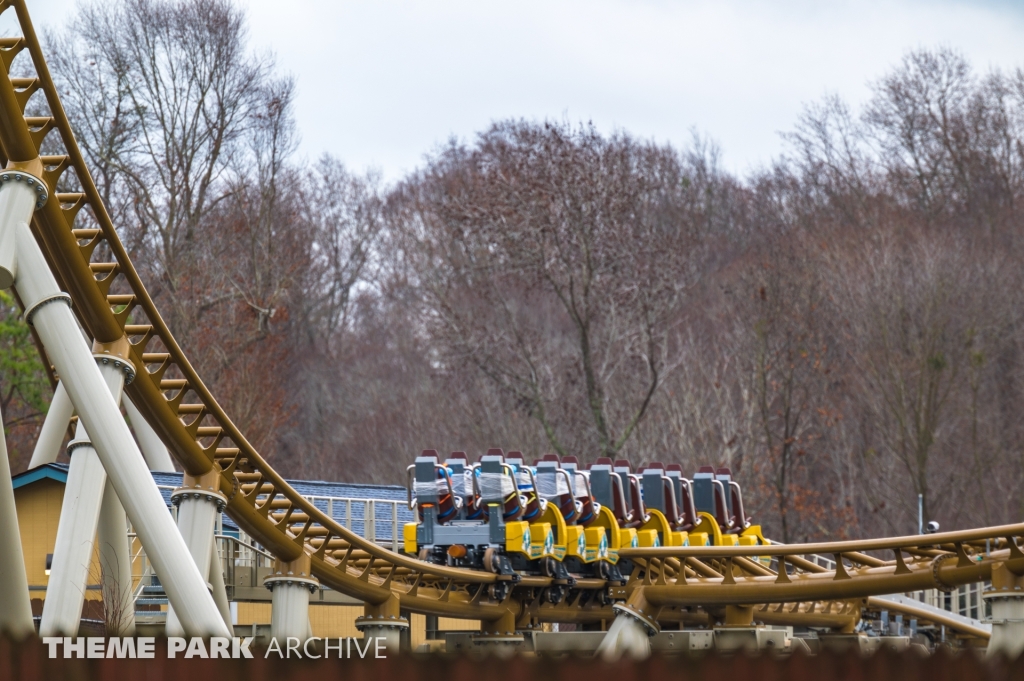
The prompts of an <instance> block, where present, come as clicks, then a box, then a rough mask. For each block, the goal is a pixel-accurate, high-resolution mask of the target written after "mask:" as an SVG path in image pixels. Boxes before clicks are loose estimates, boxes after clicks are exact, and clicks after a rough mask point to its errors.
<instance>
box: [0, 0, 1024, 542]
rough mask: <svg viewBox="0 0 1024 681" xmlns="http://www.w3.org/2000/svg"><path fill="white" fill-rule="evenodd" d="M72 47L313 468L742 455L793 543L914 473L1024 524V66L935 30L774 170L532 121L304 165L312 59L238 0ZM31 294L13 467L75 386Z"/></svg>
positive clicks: (13, 353)
mask: <svg viewBox="0 0 1024 681" xmlns="http://www.w3.org/2000/svg"><path fill="white" fill-rule="evenodd" d="M47 44H48V54H49V56H50V65H51V68H52V69H53V71H54V74H55V77H56V78H57V81H58V83H59V87H60V89H61V94H62V97H63V101H64V106H65V108H66V109H67V111H68V114H69V115H70V116H71V118H72V121H73V124H74V126H75V129H76V133H77V136H78V141H79V144H80V145H81V146H82V148H83V150H84V152H85V153H86V155H87V158H88V160H89V163H90V164H91V167H92V169H93V172H94V174H95V177H96V180H97V183H98V184H99V186H100V187H101V191H102V192H103V195H104V197H105V200H106V203H107V206H108V208H109V209H110V211H111V213H112V215H113V217H114V221H115V224H117V225H118V226H119V229H120V230H121V237H122V239H123V240H124V242H125V243H126V245H127V246H128V248H129V249H130V252H131V253H132V257H133V258H134V261H135V263H136V266H137V267H138V268H139V269H140V271H141V272H142V274H143V278H144V280H145V281H146V282H147V286H148V287H149V289H150V291H151V293H152V294H153V295H154V297H155V298H156V299H157V302H158V306H159V307H160V308H161V309H162V311H163V313H164V315H165V316H166V319H167V321H168V323H169V325H170V326H171V328H172V330H173V331H174V333H175V334H176V335H177V338H178V339H179V342H180V343H181V344H182V346H183V347H184V348H185V349H186V352H187V353H188V354H189V356H190V357H191V359H192V361H193V362H194V363H195V364H196V368H197V369H198V370H199V372H200V374H201V375H202V376H203V377H204V379H205V380H206V381H207V382H208V384H210V386H211V388H212V389H213V392H214V394H216V395H218V396H219V398H220V399H221V401H222V403H223V404H224V405H225V407H226V409H227V411H228V413H229V414H231V415H232V417H233V418H234V419H235V420H236V422H238V424H239V425H240V426H241V427H242V429H243V430H244V431H245V432H246V433H247V434H248V436H249V438H250V440H251V441H253V442H254V443H255V444H256V445H257V447H259V448H260V449H261V451H262V452H263V453H264V454H265V455H266V456H268V458H269V459H270V460H271V461H272V462H273V463H274V464H275V465H276V466H277V467H279V468H280V469H282V470H284V471H285V472H286V473H287V474H289V475H291V476H297V477H299V476H301V477H313V478H327V479H338V480H352V481H364V482H371V481H374V482H392V483H399V482H402V481H403V479H404V478H403V472H404V468H405V466H406V465H407V463H409V462H410V461H411V459H412V457H413V456H414V455H415V454H416V453H417V452H418V451H419V450H420V449H423V448H436V449H439V450H442V451H444V450H454V449H464V450H467V451H469V452H471V453H473V454H479V453H482V451H483V450H485V449H486V448H488V447H503V448H505V449H520V450H522V451H524V452H526V453H527V456H528V458H532V457H534V456H537V457H539V456H540V455H542V454H544V453H547V452H557V453H563V454H575V455H577V456H579V457H580V458H581V459H583V460H584V461H588V460H592V459H593V458H595V457H598V456H612V457H615V458H625V459H629V460H630V461H631V462H632V463H633V464H634V466H635V465H638V464H641V463H643V462H644V461H649V460H655V459H658V460H662V461H681V462H682V463H683V465H684V468H687V469H695V468H696V467H697V466H698V465H700V464H704V463H711V464H725V465H729V466H731V467H732V469H733V470H734V471H735V472H736V473H737V475H738V478H739V479H740V481H741V482H742V483H743V484H744V486H745V490H746V494H747V496H748V497H749V498H748V500H747V505H748V510H752V511H753V515H754V516H755V518H756V519H758V520H759V521H760V522H761V523H762V524H764V525H765V526H766V534H768V535H769V536H772V537H775V538H777V539H779V540H781V541H786V542H789V541H797V540H805V539H815V538H823V537H831V538H842V537H858V536H868V535H873V534H893V533H911V532H914V531H916V527H917V495H918V494H919V493H920V494H923V495H924V503H925V509H926V511H925V512H926V516H927V518H928V519H936V520H938V521H940V522H941V523H942V524H943V527H945V528H950V529H952V528H954V527H967V526H973V525H982V524H995V523H1002V522H1009V521H1017V520H1019V519H1020V518H1021V515H1022V506H1024V494H1022V490H1024V418H1022V412H1024V267H1022V265H1024V71H1021V70H1019V69H1018V70H1015V71H1012V72H1011V71H992V72H981V71H979V70H977V69H975V68H972V66H971V64H969V63H967V62H966V61H965V59H964V58H963V57H962V56H961V55H960V54H958V53H957V52H955V51H953V50H950V49H934V50H923V51H917V52H912V53H909V54H907V55H906V57H905V59H904V60H903V61H902V62H901V63H899V64H898V65H895V66H894V67H893V68H892V70H891V71H889V72H888V73H883V74H879V75H878V78H877V80H875V81H874V82H873V96H872V98H871V99H870V101H869V102H868V103H867V104H866V105H864V106H863V107H861V108H854V107H851V106H849V105H848V104H847V103H845V102H843V101H842V100H840V99H837V98H829V99H825V100H824V101H820V102H814V103H809V104H808V105H807V106H806V109H805V113H804V114H803V116H802V117H801V118H800V119H799V120H796V121H794V122H793V125H792V128H791V131H790V132H788V133H787V134H786V141H787V152H786V153H785V154H784V155H783V156H782V157H780V158H778V159H777V160H776V161H775V162H774V163H773V164H772V165H771V167H768V168H763V169H761V170H759V171H757V172H754V173H752V174H750V175H749V176H746V177H737V176H733V175H731V174H729V173H727V172H725V171H723V170H722V168H721V166H720V162H719V161H720V158H719V150H718V149H717V148H716V146H715V144H714V143H713V142H712V141H710V140H709V139H708V138H704V137H699V136H695V137H694V139H693V141H692V142H691V143H690V144H689V145H687V146H686V147H685V148H674V147H671V146H666V145H660V144H655V143H652V142H650V141H648V140H645V139H641V138H637V137H634V136H631V135H630V134H629V133H628V132H626V131H619V132H616V133H614V134H611V135H608V134H604V133H602V132H599V131H597V130H595V129H594V128H593V127H592V126H590V125H588V124H586V123H576V122H561V121H558V122H552V121H548V122H537V121H516V120H509V121H499V122H495V123H494V124H493V125H492V126H491V127H490V128H489V129H487V130H484V131H482V132H481V133H479V135H477V136H476V137H475V138H473V139H470V140H459V141H451V142H449V143H447V144H445V145H443V146H441V147H439V148H437V149H435V150H433V151H432V152H431V153H430V154H429V156H428V157H427V160H425V161H424V163H423V165H422V166H421V168H420V169H419V170H418V171H416V172H414V173H412V174H410V175H409V176H407V177H404V178H402V179H401V180H399V181H396V182H391V183H384V182H382V181H381V179H380V178H378V177H376V176H374V175H373V174H370V175H360V174H358V173H354V172H352V171H351V170H349V169H347V168H346V167H345V165H344V164H343V160H342V159H338V158H334V157H331V156H324V157H322V158H320V159H318V160H316V161H315V162H307V161H305V160H303V159H301V158H299V157H298V155H297V154H296V146H297V140H298V136H299V134H300V133H301V131H300V130H297V129H296V126H295V124H294V121H293V117H292V102H293V98H294V96H295V87H296V85H295V83H293V82H292V81H291V80H289V79H288V78H285V77H282V76H281V75H280V73H279V70H278V69H277V68H276V67H275V64H274V62H273V58H272V56H269V55H265V54H260V53H256V52H254V51H252V50H251V48H250V47H249V45H248V43H247V38H246V31H245V17H244V15H242V14H240V13H239V11H238V10H237V9H234V8H233V6H232V5H230V4H229V3H227V2H226V1H225V0H180V1H178V0H174V1H172V0H119V1H118V2H113V3H103V4H102V5H100V4H97V5H92V6H89V7H87V8H84V9H81V10H80V12H79V14H78V15H77V18H76V19H75V20H74V22H73V23H72V24H70V25H69V26H68V27H66V28H65V29H63V30H62V31H60V32H57V33H54V34H51V35H49V36H48V37H47ZM1006 66H1014V65H1006ZM309 86H310V87H312V86H311V85H309ZM709 132H710V133H711V134H713V133H714V131H713V130H712V131H709ZM6 309H7V314H6V317H5V320H4V322H3V323H4V324H5V325H6V326H5V329H4V330H3V331H4V333H3V342H4V343H5V344H6V345H7V346H8V349H5V350H4V354H3V362H4V364H3V365H2V366H0V371H2V372H3V374H0V378H2V379H3V387H4V390H3V391H2V394H0V397H2V398H3V399H4V402H3V403H2V405H0V406H2V407H3V409H4V415H5V418H7V419H8V423H9V425H10V423H11V422H12V421H14V422H15V423H14V425H13V426H12V436H11V442H12V457H13V458H14V460H15V463H14V465H15V468H16V469H17V468H19V467H23V466H24V465H25V463H26V462H27V460H28V455H29V453H30V451H31V441H32V437H33V433H34V432H35V430H36V429H37V428H38V426H39V424H40V423H41V411H42V410H43V409H44V408H45V400H46V399H48V398H47V397H45V396H46V395H48V392H47V390H48V388H46V386H45V385H44V386H43V387H42V388H40V387H39V385H38V384H39V381H40V380H42V379H41V376H42V374H41V371H40V368H39V367H35V366H34V365H33V367H34V368H30V369H26V366H27V364H31V361H34V360H31V348H30V347H29V348H27V349H26V343H30V342H31V341H30V339H29V338H28V337H27V335H26V333H25V332H22V331H19V328H21V327H19V325H20V324H21V322H20V321H18V320H17V310H16V308H15V307H14V306H13V305H12V304H11V301H9V300H7V301H6ZM19 353H20V354H19ZM8 358H13V359H8ZM37 364H38V363H37ZM33 377H35V378H34V379H33Z"/></svg>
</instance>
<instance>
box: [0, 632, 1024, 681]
mask: <svg viewBox="0 0 1024 681" xmlns="http://www.w3.org/2000/svg"><path fill="white" fill-rule="evenodd" d="M253 652H254V654H255V659H240V660H226V659H182V658H180V657H178V658H176V659H168V658H167V654H166V646H165V645H164V644H163V643H162V642H157V647H156V655H155V657H154V659H149V660H140V659H75V658H73V659H65V658H63V656H62V655H63V653H62V651H61V650H60V649H58V655H59V657H57V658H56V659H50V658H49V656H48V650H47V648H46V646H44V645H43V644H42V642H41V641H40V640H39V639H30V640H28V641H24V642H20V643H16V642H12V641H9V640H6V639H3V640H0V681H51V680H53V679H67V680H69V681H122V680H124V679H149V680H152V681H291V680H296V681H297V680H299V679H318V680H324V681H326V680H328V679H342V678H343V679H345V681H392V680H394V681H527V680H528V681H548V680H550V681H605V680H608V681H745V680H746V679H756V680H757V681H968V680H973V679H991V680H992V681H1011V680H1018V679H1020V680H1024V657H1022V658H1021V659H1018V660H1017V661H1015V662H1009V661H1007V660H1004V659H1001V658H997V659H994V660H987V659H985V658H983V657H981V656H979V655H977V654H975V653H973V652H961V653H958V654H955V655H953V654H949V653H946V652H944V651H940V652H938V653H936V654H934V655H931V656H924V655H920V654H918V653H915V652H907V653H892V652H887V651H883V652H880V653H878V654H876V655H874V656H872V657H866V658H863V657H860V656H858V655H856V654H854V653H851V654H848V655H835V654H830V653H823V654H821V655H817V656H814V657H809V656H805V655H802V654H797V655H793V656H791V657H787V658H779V657H772V656H768V655H762V656H756V657H755V656H745V655H738V656H732V657H723V656H717V655H705V656H702V657H686V656H677V657H660V656H656V657H652V658H650V659H647V660H644V661H642V662H632V661H628V660H623V661H619V662H615V663H607V662H603V661H600V660H596V659H593V658H533V657H523V656H519V657H513V658H510V659H500V658H496V657H488V658H482V659H481V658H470V657H457V656H448V655H402V656H397V657H392V658H388V659H340V660H339V659H329V660H309V659H301V660H299V659H294V658H293V659H290V660H282V659H278V658H277V656H276V655H274V654H272V655H271V656H270V657H269V658H266V657H263V651H260V650H254V651H253Z"/></svg>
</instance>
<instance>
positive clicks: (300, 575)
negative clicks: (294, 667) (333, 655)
mask: <svg viewBox="0 0 1024 681" xmlns="http://www.w3.org/2000/svg"><path fill="white" fill-rule="evenodd" d="M311 568H312V563H311V562H310V559H309V554H306V553H303V554H302V555H301V556H299V557H298V558H296V559H295V560H291V561H282V560H275V561H274V571H273V572H271V573H270V575H268V576H267V577H266V578H264V580H263V584H264V585H265V586H266V587H267V588H268V589H270V591H271V593H272V596H271V599H270V600H271V605H270V637H271V638H274V639H277V642H278V644H279V645H281V646H282V649H283V647H284V646H285V645H286V642H287V639H288V638H297V639H299V640H300V641H303V642H305V641H306V640H307V639H309V638H310V637H312V635H313V632H312V631H311V630H310V626H309V595H310V594H311V593H313V592H315V591H316V590H317V589H318V588H320V582H319V581H318V580H317V579H316V578H315V577H314V576H313V573H312V569H311Z"/></svg>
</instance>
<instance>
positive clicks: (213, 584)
mask: <svg viewBox="0 0 1024 681" xmlns="http://www.w3.org/2000/svg"><path fill="white" fill-rule="evenodd" d="M212 542H213V547H212V548H211V549H210V589H211V590H212V591H213V600H214V602H216V603H217V610H219V611H220V616H221V617H223V618H224V624H226V625H228V629H231V630H232V631H234V628H235V625H234V624H232V623H231V602H230V601H228V590H227V588H226V587H225V586H224V569H223V567H222V566H221V560H220V553H219V552H218V551H217V538H216V537H214V538H213V539H212Z"/></svg>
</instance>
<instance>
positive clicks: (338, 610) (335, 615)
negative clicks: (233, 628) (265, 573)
mask: <svg viewBox="0 0 1024 681" xmlns="http://www.w3.org/2000/svg"><path fill="white" fill-rule="evenodd" d="M362 614H363V607H362V606H361V605H326V604H324V605H322V604H314V603H311V604H310V606H309V623H310V624H311V625H312V627H313V635H314V636H319V637H320V638H345V637H352V638H360V637H361V636H362V634H361V633H359V631H358V630H357V629H356V618H357V617H359V616H360V615H362ZM238 624H240V625H251V624H270V603H242V602H240V603H238ZM409 624H410V627H411V631H410V637H411V638H410V641H411V643H412V646H413V648H416V647H417V646H419V645H421V644H422V643H424V642H425V641H426V640H427V618H426V617H425V616H424V615H416V614H414V615H413V616H412V621H411V622H410V623H409ZM437 626H438V629H439V630H440V631H479V630H480V621H479V620H463V619H455V618H453V617H440V618H438V620H437Z"/></svg>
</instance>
